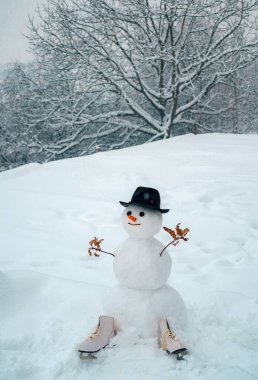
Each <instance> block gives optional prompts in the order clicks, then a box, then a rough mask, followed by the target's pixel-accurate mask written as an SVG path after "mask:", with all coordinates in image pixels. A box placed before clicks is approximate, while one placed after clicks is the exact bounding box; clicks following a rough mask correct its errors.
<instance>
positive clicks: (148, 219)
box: [122, 205, 162, 239]
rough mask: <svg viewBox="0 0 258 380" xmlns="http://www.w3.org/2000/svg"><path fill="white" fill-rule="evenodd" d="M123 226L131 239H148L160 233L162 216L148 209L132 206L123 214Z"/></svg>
mask: <svg viewBox="0 0 258 380" xmlns="http://www.w3.org/2000/svg"><path fill="white" fill-rule="evenodd" d="M122 224H123V227H124V229H125V231H126V232H127V233H128V234H129V236H130V237H132V238H136V239H148V238H150V237H152V236H154V235H155V234H157V233H158V232H159V231H160V229H161V226H162V214H161V213H160V212H159V211H156V210H152V209H150V208H147V207H142V206H136V205H131V206H127V207H126V208H125V210H124V212H123V214H122Z"/></svg>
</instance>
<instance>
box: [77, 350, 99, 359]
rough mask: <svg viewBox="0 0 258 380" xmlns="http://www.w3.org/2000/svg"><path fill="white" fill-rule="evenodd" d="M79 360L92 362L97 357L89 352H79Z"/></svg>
mask: <svg viewBox="0 0 258 380" xmlns="http://www.w3.org/2000/svg"><path fill="white" fill-rule="evenodd" d="M80 359H81V360H93V359H97V356H95V355H93V354H92V353H89V352H80Z"/></svg>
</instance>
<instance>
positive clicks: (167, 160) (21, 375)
mask: <svg viewBox="0 0 258 380" xmlns="http://www.w3.org/2000/svg"><path fill="white" fill-rule="evenodd" d="M257 174H258V136H255V135H253V136H252V135H249V136H236V135H230V134H229V135H219V134H212V135H202V136H193V135H188V136H182V137H178V138H173V139H171V140H167V141H162V142H157V143H153V144H149V145H144V146H139V147H134V148H129V149H124V150H120V151H113V152H107V153H97V154H95V155H92V156H88V157H82V158H75V159H69V160H62V161H58V162H52V163H48V164H44V165H38V164H30V165H27V166H23V167H21V168H17V169H14V170H11V171H7V172H3V173H1V174H0V210H1V213H0V224H1V229H0V325H1V329H0V363H1V365H0V379H1V380H4V379H5V380H6V379H8V380H14V379H25V380H32V379H33V380H45V379H48V380H54V379H58V380H59V379H60V380H68V379H69V380H70V379H77V380H80V379H83V380H85V379H87V380H88V379H92V380H93V379H94V380H96V379H98V380H102V379H103V380H104V379H105V380H109V379H110V380H111V379H112V380H113V379H119V380H120V379H121V380H129V379H130V380H131V379H132V378H133V379H136V380H138V379H139V380H145V379H146V380H154V379H157V380H158V379H159V380H160V379H171V378H174V379H176V380H196V379H198V380H207V379H210V380H249V379H250V380H251V379H252V380H255V379H258V291H257V289H258V276H257V274H258V263H257V262H258V260H257V247H258V244H257V238H258V220H257V215H258V200H257V194H258V176H257ZM137 186H147V187H155V188H157V189H159V191H160V193H161V200H162V203H161V207H167V208H170V209H171V211H170V212H169V213H168V214H165V215H164V217H163V218H164V220H163V225H165V226H167V227H171V228H174V227H175V225H176V224H177V223H178V222H181V223H182V226H183V227H189V228H190V229H191V231H190V234H189V237H190V240H189V242H187V243H184V242H180V244H179V245H178V246H177V247H172V248H171V247H170V248H169V249H168V251H169V254H170V255H171V257H172V258H173V266H172V272H171V276H170V277H169V279H168V286H171V287H173V288H175V289H176V290H177V292H178V294H180V297H182V299H183V301H184V304H185V305H186V308H187V315H188V326H187V327H186V328H183V329H181V330H180V334H179V336H180V338H181V339H182V340H183V341H184V342H185V343H186V344H187V347H188V348H189V351H190V355H189V356H188V357H187V359H186V360H185V361H184V362H177V361H175V360H174V358H173V357H171V356H168V355H167V354H166V353H165V352H163V351H162V350H160V349H159V348H158V344H157V338H156V337H155V336H154V335H153V336H152V337H139V336H138V333H137V331H135V330H134V326H133V325H132V324H131V325H128V327H127V328H126V329H125V330H124V332H123V333H121V334H119V335H118V336H117V337H115V338H114V340H113V343H112V346H110V347H109V348H107V349H105V350H103V351H102V352H100V353H99V355H98V359H97V360H92V361H81V360H80V359H79V357H78V355H77V351H76V350H77V347H78V344H79V343H80V342H81V341H82V340H83V339H84V338H85V336H87V335H88V334H89V333H90V332H92V330H93V329H94V327H95V325H96V323H97V320H98V316H99V315H101V314H103V313H104V312H105V307H106V303H108V304H109V305H110V304H111V301H112V300H115V298H116V294H115V293H117V292H118V293H119V292H121V286H120V285H119V283H118V281H117V279H116V277H115V275H114V273H113V258H112V257H111V256H109V255H104V254H102V256H101V257H100V258H96V257H89V256H88V254H87V249H88V241H89V240H90V239H91V238H92V237H93V236H94V235H95V236H97V237H99V238H104V239H105V241H104V243H103V249H105V250H107V251H109V252H114V251H115V249H116V247H118V246H119V244H120V243H121V242H122V241H124V240H125V239H126V238H127V237H128V235H127V234H126V232H125V231H124V229H123V228H122V225H121V221H120V217H121V213H122V212H123V211H124V210H123V208H122V206H121V205H120V204H119V200H129V199H130V198H131V195H132V193H133V191H134V190H135V188H136V187H137ZM156 237H157V239H158V240H159V241H160V242H162V243H163V244H164V245H166V244H168V243H169V241H170V239H169V236H168V234H166V233H165V232H164V231H161V232H160V233H159V234H158V235H157V236H156ZM123 290H124V289H123ZM144 292H146V297H145V303H141V300H139V299H138V298H137V294H138V292H136V293H135V289H128V293H127V294H126V295H125V298H124V304H123V303H122V302H121V304H119V305H118V306H119V308H120V310H119V312H120V313H122V314H124V315H123V317H125V318H126V317H127V316H128V317H129V316H130V315H134V316H136V315H140V314H141V313H142V314H143V315H144V314H145V310H146V309H145V308H147V309H149V308H150V307H151V308H153V310H155V304H156V301H155V299H152V297H148V292H150V291H149V290H145V291H144ZM156 292H158V290H156ZM154 293H155V292H154ZM152 294H153V291H152ZM157 294H158V293H157ZM175 294H177V293H175ZM103 300H105V301H106V303H105V302H103ZM128 302H130V303H131V309H130V310H128ZM164 302H166V301H164ZM168 303H169V302H168ZM150 305H151V306H150ZM123 307H125V308H124V312H123ZM126 308H127V309H126ZM168 310H169V305H168ZM155 312H156V310H155ZM140 323H142V326H143V328H144V320H141V322H140Z"/></svg>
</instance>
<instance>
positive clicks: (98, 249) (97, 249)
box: [89, 247, 115, 257]
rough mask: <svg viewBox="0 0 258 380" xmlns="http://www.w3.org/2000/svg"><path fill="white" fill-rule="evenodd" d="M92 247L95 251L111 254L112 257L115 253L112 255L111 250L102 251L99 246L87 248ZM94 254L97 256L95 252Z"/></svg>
mask: <svg viewBox="0 0 258 380" xmlns="http://www.w3.org/2000/svg"><path fill="white" fill-rule="evenodd" d="M92 249H94V250H95V251H96V252H102V253H106V254H107V255H111V256H114V257H115V255H114V254H113V253H111V252H107V251H103V250H102V249H100V248H94V247H92V248H89V250H92ZM94 255H95V256H99V255H98V254H97V253H94Z"/></svg>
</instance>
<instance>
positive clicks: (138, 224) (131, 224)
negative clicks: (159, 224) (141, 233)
mask: <svg viewBox="0 0 258 380" xmlns="http://www.w3.org/2000/svg"><path fill="white" fill-rule="evenodd" d="M128 224H130V226H140V223H130V222H128Z"/></svg>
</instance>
